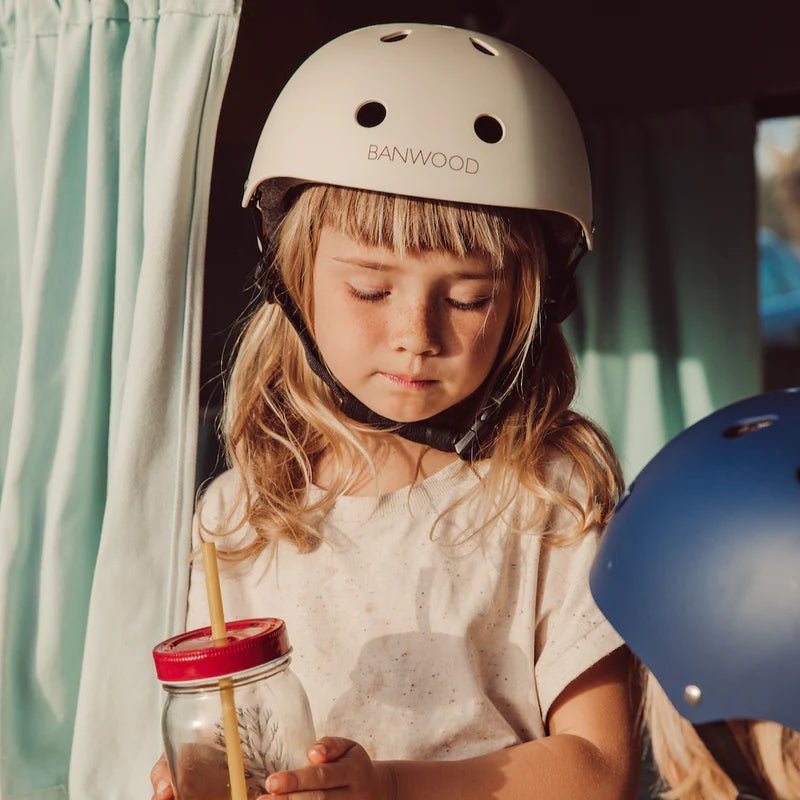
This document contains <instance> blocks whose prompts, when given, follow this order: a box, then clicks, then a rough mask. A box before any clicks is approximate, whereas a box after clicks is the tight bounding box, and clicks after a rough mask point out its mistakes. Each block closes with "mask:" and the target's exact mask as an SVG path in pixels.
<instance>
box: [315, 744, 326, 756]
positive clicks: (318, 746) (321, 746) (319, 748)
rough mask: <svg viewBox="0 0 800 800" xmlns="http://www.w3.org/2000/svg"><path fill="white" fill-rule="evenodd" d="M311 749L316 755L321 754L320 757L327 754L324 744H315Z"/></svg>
mask: <svg viewBox="0 0 800 800" xmlns="http://www.w3.org/2000/svg"><path fill="white" fill-rule="evenodd" d="M311 749H312V750H313V751H314V752H315V753H316V754H317V755H318V756H322V758H325V756H326V755H327V754H328V751H327V750H326V749H325V745H324V744H315V745H314V746H313V747H312V748H311Z"/></svg>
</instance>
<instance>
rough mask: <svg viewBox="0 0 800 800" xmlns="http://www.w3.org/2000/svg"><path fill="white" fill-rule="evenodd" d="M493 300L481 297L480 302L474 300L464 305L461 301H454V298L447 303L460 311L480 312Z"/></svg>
mask: <svg viewBox="0 0 800 800" xmlns="http://www.w3.org/2000/svg"><path fill="white" fill-rule="evenodd" d="M491 299H492V298H491V297H481V298H480V299H479V300H473V301H472V302H471V303H462V302H460V301H459V300H453V298H452V297H448V298H447V302H448V303H449V304H450V305H451V306H453V308H457V309H458V310H459V311H478V310H479V309H481V308H483V307H484V306H485V305H486V304H487V303H488V302H489V301H490V300H491Z"/></svg>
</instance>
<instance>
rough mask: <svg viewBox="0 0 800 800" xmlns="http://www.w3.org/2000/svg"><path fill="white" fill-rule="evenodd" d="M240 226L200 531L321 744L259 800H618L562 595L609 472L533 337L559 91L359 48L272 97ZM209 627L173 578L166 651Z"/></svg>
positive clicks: (617, 647) (583, 648)
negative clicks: (253, 271) (235, 333)
mask: <svg viewBox="0 0 800 800" xmlns="http://www.w3.org/2000/svg"><path fill="white" fill-rule="evenodd" d="M251 201H252V202H253V204H254V207H255V209H256V213H257V221H258V224H259V228H260V231H261V240H262V248H263V252H264V258H263V259H262V262H261V284H262V286H263V290H264V295H265V300H266V302H265V303H264V304H263V305H261V306H260V307H259V308H258V309H257V310H256V312H255V313H254V314H253V316H252V318H251V319H250V320H249V322H248V324H247V326H246V328H245V330H244V333H243V335H242V337H241V340H240V343H239V347H238V352H237V356H236V362H235V366H234V369H233V372H232V375H231V378H230V385H229V387H228V393H227V398H226V410H225V422H224V429H225V431H224V432H225V438H226V445H227V451H228V456H229V458H230V462H231V464H232V469H231V470H229V471H228V472H227V473H225V474H223V475H222V476H220V477H219V478H218V479H217V480H215V481H214V482H213V483H212V484H211V486H209V488H208V490H207V491H206V493H205V495H204V497H203V501H202V503H201V505H200V507H199V510H198V514H197V520H198V524H197V531H196V533H197V536H198V537H201V536H202V537H219V540H220V541H221V544H222V543H224V556H225V557H226V558H227V559H228V560H229V561H230V562H231V564H230V568H229V569H228V570H226V571H225V574H224V576H223V586H222V590H223V594H224V597H225V605H226V615H227V616H228V617H229V618H231V619H233V618H244V617H251V616H277V617H281V618H283V619H284V620H286V623H287V628H288V631H289V633H290V636H291V638H292V643H293V646H294V661H293V669H295V671H296V672H297V674H298V675H299V677H300V678H301V680H302V682H303V684H304V685H305V687H306V690H307V692H308V694H309V699H310V702H311V707H312V710H313V713H314V718H315V722H316V726H317V729H318V731H320V732H323V733H324V734H326V736H325V738H323V739H321V740H320V741H319V743H318V744H317V745H316V746H315V747H314V748H313V749H312V750H311V751H310V752H309V756H308V757H309V761H310V765H309V766H308V767H304V768H301V769H295V770H290V771H281V772H278V773H275V774H273V775H271V776H270V777H269V778H268V780H267V782H266V787H265V791H267V792H268V793H269V794H270V795H281V796H285V797H286V796H291V797H304V798H312V797H326V798H331V800H338V798H369V799H370V800H391V799H394V798H396V799H397V800H402V799H403V798H412V797H413V798H415V799H416V800H423V799H424V798H433V797H436V798H439V800H442V799H446V798H450V797H452V798H460V800H465V799H466V798H481V799H482V800H483V799H484V798H487V797H496V798H517V797H523V796H532V797H553V798H560V799H563V800H568V798H581V800H583V799H584V798H587V797H592V798H609V799H610V798H623V797H629V796H631V794H632V792H633V790H634V786H635V782H636V776H637V767H638V751H637V747H636V745H635V743H634V738H635V737H634V736H633V730H632V713H631V708H632V700H631V697H630V694H631V691H630V682H629V663H628V658H627V656H626V653H625V651H624V650H623V649H621V640H620V639H619V638H618V637H617V635H616V634H615V633H614V632H613V630H612V629H611V628H610V626H609V625H608V624H607V622H606V621H605V619H604V618H603V617H602V615H601V614H600V613H599V612H598V610H597V608H596V607H595V605H594V603H593V601H592V600H591V597H590V594H589V591H588V585H587V570H588V566H589V564H590V562H591V560H592V557H593V554H594V552H595V547H596V544H597V539H598V534H599V531H600V528H601V526H602V525H603V524H604V523H605V521H606V519H607V517H608V515H609V513H610V510H611V509H612V507H613V505H614V502H615V500H616V497H617V495H618V492H619V491H620V486H621V478H620V471H619V467H618V464H617V461H616V459H615V457H614V455H613V452H612V449H611V446H610V445H609V443H608V441H607V439H606V437H605V436H604V435H603V434H602V432H601V431H599V430H598V429H597V428H596V427H595V426H594V425H593V424H592V423H591V422H589V421H588V420H586V419H584V418H582V417H581V416H579V415H578V414H576V413H574V412H572V411H570V410H569V404H570V402H571V400H572V398H573V394H574V391H575V375H574V369H573V364H572V361H571V358H570V354H569V351H568V348H567V345H566V342H565V340H564V337H563V335H562V333H561V331H560V329H559V328H558V322H560V321H561V320H562V319H563V318H564V317H565V316H566V314H568V313H569V311H570V310H571V308H572V306H573V305H574V294H575V293H574V285H573V278H572V273H573V271H574V268H575V264H576V262H577V256H578V255H580V253H581V252H582V251H583V249H585V247H586V245H590V244H591V234H592V230H591V194H590V184H589V174H588V167H587V159H586V153H585V149H584V144H583V140H582V137H581V134H580V130H579V128H578V124H577V121H576V119H575V116H574V113H573V112H572V109H571V108H570V106H569V103H568V102H567V101H566V98H565V97H564V95H563V93H562V92H561V90H560V89H559V87H558V86H557V85H556V84H555V82H554V81H553V79H552V78H551V77H550V76H549V75H548V74H547V73H546V72H545V71H544V70H543V69H542V68H541V67H540V66H539V65H538V64H537V63H536V62H535V61H533V59H531V58H530V57H529V56H527V55H526V54H524V53H522V52H521V51H519V50H517V49H516V48H514V47H512V46H510V45H507V44H505V43H504V42H501V41H498V40H496V39H492V38H489V37H484V36H479V35H478V34H474V33H471V32H469V31H464V30H458V29H453V28H444V27H439V26H430V25H417V24H414V25H406V26H394V25H380V26H374V27H371V28H366V29H362V30H359V31H354V32H352V33H349V34H346V35H344V36H342V37H339V38H338V39H336V40H334V41H333V42H331V43H329V44H328V45H326V46H325V47H323V48H322V49H321V50H320V51H318V52H317V53H315V54H314V55H313V56H312V57H311V58H310V59H309V60H308V61H307V62H306V63H305V64H304V65H303V66H302V67H301V68H300V69H299V70H298V72H297V73H296V74H295V75H294V76H293V78H292V79H291V81H290V82H289V84H288V85H287V86H286V88H285V89H284V91H283V93H282V94H281V96H280V97H279V99H278V101H277V102H276V104H275V106H274V108H273V110H272V112H271V114H270V117H269V119H268V121H267V123H266V125H265V128H264V132H263V133H262V137H261V140H260V142H259V145H258V149H257V151H256V154H255V157H254V160H253V166H252V169H251V174H250V178H249V180H248V184H247V189H246V191H245V204H247V203H250V202H251ZM205 603H206V601H205V595H204V587H203V579H202V574H201V572H200V571H198V572H196V573H195V574H194V575H193V577H192V585H191V590H190V597H189V613H188V619H187V625H188V627H191V628H194V627H199V626H201V625H205V624H207V617H206V610H205V608H206V605H205ZM152 778H153V785H154V788H155V790H156V794H157V796H158V797H159V798H162V800H163V798H167V797H169V796H170V793H171V789H170V787H169V783H168V772H167V770H166V769H165V765H164V764H163V761H162V762H159V764H158V765H157V766H156V768H155V769H154V772H153V776H152Z"/></svg>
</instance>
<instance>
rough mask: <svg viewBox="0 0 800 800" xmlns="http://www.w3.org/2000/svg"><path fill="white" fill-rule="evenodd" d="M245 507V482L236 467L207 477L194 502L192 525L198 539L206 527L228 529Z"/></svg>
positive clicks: (205, 531) (207, 528)
mask: <svg viewBox="0 0 800 800" xmlns="http://www.w3.org/2000/svg"><path fill="white" fill-rule="evenodd" d="M246 508H247V495H246V484H245V481H244V479H243V478H242V476H241V474H240V473H239V472H238V470H235V469H228V470H226V471H225V472H223V473H221V474H220V475H217V477H215V478H214V479H213V480H212V481H210V482H209V483H208V484H207V485H206V486H205V488H204V489H202V490H201V493H200V494H199V496H198V499H197V503H196V505H195V528H196V531H197V533H198V535H199V537H200V538H201V539H207V538H208V532H209V531H215V532H216V531H219V530H221V529H227V530H230V529H232V528H233V527H235V526H237V524H238V523H239V522H240V521H241V520H242V519H243V517H244V513H245V510H246Z"/></svg>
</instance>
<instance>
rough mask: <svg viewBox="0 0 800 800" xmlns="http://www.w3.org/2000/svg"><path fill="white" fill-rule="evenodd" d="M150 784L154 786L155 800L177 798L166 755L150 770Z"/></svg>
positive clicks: (162, 755)
mask: <svg viewBox="0 0 800 800" xmlns="http://www.w3.org/2000/svg"><path fill="white" fill-rule="evenodd" d="M150 783H151V784H153V797H154V798H155V800H170V798H174V797H175V792H174V791H173V788H172V778H171V776H170V774H169V767H168V766H167V757H166V756H165V755H164V753H162V754H161V758H159V759H158V761H156V763H155V764H154V766H153V769H151V770H150Z"/></svg>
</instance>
